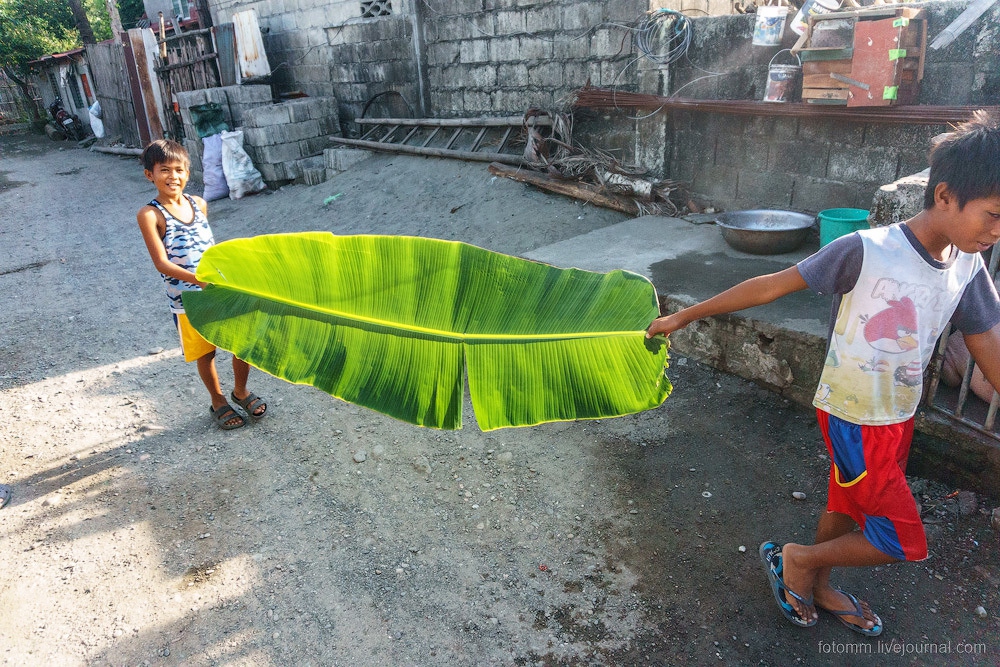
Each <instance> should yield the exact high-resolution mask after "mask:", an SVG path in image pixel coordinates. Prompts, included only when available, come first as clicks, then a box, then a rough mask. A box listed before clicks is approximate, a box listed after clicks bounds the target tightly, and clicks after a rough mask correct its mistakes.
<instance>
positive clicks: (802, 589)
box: [781, 544, 819, 621]
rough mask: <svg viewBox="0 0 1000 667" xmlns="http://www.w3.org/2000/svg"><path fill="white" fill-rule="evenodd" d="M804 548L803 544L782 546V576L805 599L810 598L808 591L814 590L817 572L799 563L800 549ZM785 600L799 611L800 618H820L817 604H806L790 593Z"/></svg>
mask: <svg viewBox="0 0 1000 667" xmlns="http://www.w3.org/2000/svg"><path fill="white" fill-rule="evenodd" d="M802 548H803V546H802V545H801V544H786V545H785V546H783V547H782V548H781V561H782V575H781V576H782V579H784V581H785V586H787V587H788V589H789V590H790V591H794V592H795V593H797V594H798V595H800V596H802V597H803V598H804V599H808V591H812V589H813V582H814V580H815V578H816V573H815V572H814V571H813V572H811V571H809V570H807V569H805V568H803V567H802V566H801V565H800V564H799V562H798V560H797V556H799V555H800V552H799V550H800V549H802ZM803 594H805V595H803ZM785 601H786V602H788V604H790V605H792V608H793V609H795V613H797V614H798V615H799V617H800V618H802V619H804V620H806V621H811V620H815V619H817V618H819V613H818V612H817V611H816V607H815V606H812V605H807V604H804V603H803V602H801V601H799V600H796V599H795V598H794V597H791V596H789V595H786V596H785Z"/></svg>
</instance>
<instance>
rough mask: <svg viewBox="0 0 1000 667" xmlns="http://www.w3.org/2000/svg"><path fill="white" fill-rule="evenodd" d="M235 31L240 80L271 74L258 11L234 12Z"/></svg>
mask: <svg viewBox="0 0 1000 667" xmlns="http://www.w3.org/2000/svg"><path fill="white" fill-rule="evenodd" d="M233 31H234V32H235V35H236V62H237V65H238V66H239V73H240V80H241V81H242V80H243V79H253V78H256V77H262V76H269V75H270V74H271V66H270V65H269V64H268V63H267V53H266V52H265V51H264V39H263V38H262V37H261V35H260V24H259V23H258V22H257V12H256V11H255V10H253V9H247V10H245V11H242V12H236V13H235V14H233Z"/></svg>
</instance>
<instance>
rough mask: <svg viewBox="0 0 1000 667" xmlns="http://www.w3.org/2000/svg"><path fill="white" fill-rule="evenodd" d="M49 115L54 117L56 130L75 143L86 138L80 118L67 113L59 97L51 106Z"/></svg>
mask: <svg viewBox="0 0 1000 667" xmlns="http://www.w3.org/2000/svg"><path fill="white" fill-rule="evenodd" d="M49 113H50V114H51V115H52V119H53V121H54V122H55V126H56V129H57V130H59V131H61V132H62V133H63V134H65V135H66V136H67V137H69V138H70V139H72V140H73V141H80V140H82V139H84V138H85V137H86V132H84V129H83V123H81V122H80V117H79V116H77V115H76V114H71V113H70V112H68V111H66V109H64V108H63V105H62V100H61V99H59V98H58V97H57V98H56V99H55V100H53V102H52V104H50V105H49Z"/></svg>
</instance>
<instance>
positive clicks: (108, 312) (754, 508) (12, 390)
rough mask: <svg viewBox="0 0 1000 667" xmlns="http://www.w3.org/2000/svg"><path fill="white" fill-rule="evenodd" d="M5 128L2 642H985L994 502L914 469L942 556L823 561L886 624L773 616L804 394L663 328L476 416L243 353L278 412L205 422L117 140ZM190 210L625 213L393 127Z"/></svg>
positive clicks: (715, 654)
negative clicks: (567, 406) (322, 168)
mask: <svg viewBox="0 0 1000 667" xmlns="http://www.w3.org/2000/svg"><path fill="white" fill-rule="evenodd" d="M0 158H2V159H0V416H2V417H3V427H2V428H0V474H2V478H0V481H2V482H3V483H5V484H7V485H9V486H10V487H11V488H12V489H13V492H14V496H13V500H12V502H11V503H10V504H9V505H8V506H7V507H5V508H4V509H2V510H0V537H2V542H0V543H2V544H3V546H4V558H3V563H4V566H3V567H2V568H0V610H2V612H0V660H2V661H3V663H4V664H10V665H46V666H49V665H103V664H114V665H146V664H149V665H182V664H183V665H260V666H265V665H345V666H357V665H392V666H395V665H676V664H711V665H718V664H721V665H746V664H759V665H791V664H809V665H813V664H816V665H824V664H829V665H845V664H879V665H884V664H927V665H939V664H960V665H966V664H968V665H973V664H982V665H996V664H1000V590H998V585H1000V567H998V565H1000V556H998V549H1000V538H998V532H997V531H995V530H993V529H992V528H991V527H990V511H991V510H992V508H993V506H995V505H996V504H998V503H997V502H996V501H995V500H990V499H988V498H984V497H978V496H976V495H975V494H972V493H968V492H963V493H959V494H955V492H956V491H959V490H956V489H951V488H945V487H943V486H941V485H940V484H937V483H935V482H932V481H928V480H921V479H912V480H911V481H912V484H913V490H914V492H915V493H916V495H917V497H918V500H920V502H921V503H922V508H923V516H924V519H925V522H926V523H927V525H928V534H929V538H930V540H929V541H930V545H931V557H930V558H929V559H928V560H927V561H926V562H923V563H918V564H910V565H900V566H892V567H883V568H876V569H874V570H856V571H845V572H842V573H838V574H837V576H836V578H837V582H838V583H840V584H841V585H842V586H843V587H844V588H847V589H848V590H850V591H852V592H854V593H857V594H859V595H860V596H862V597H864V598H866V599H868V600H870V601H871V603H872V606H873V607H874V608H875V609H876V611H877V612H878V613H880V615H881V616H882V619H883V621H884V623H885V626H886V628H887V629H886V632H885V633H884V635H883V636H882V637H881V638H880V640H879V641H877V642H873V641H868V642H865V641H862V639H861V638H860V636H858V635H855V634H852V633H850V632H849V631H847V630H846V629H844V628H842V627H841V626H840V625H839V624H838V623H836V622H835V621H834V620H833V619H831V618H829V617H824V618H822V619H821V621H820V623H819V625H818V626H816V627H815V628H812V629H809V630H801V629H797V628H794V627H792V626H791V625H789V624H788V623H787V622H785V621H784V620H783V619H782V618H781V617H780V615H779V614H778V611H777V609H776V607H775V604H774V601H773V598H772V597H771V593H770V591H769V589H768V587H767V584H766V578H765V575H764V572H763V570H762V568H761V566H760V563H759V562H758V559H757V545H758V544H759V543H760V542H761V541H763V540H765V539H776V540H779V541H791V540H799V541H809V540H810V539H811V535H812V531H813V529H814V527H815V523H816V517H817V516H818V515H819V513H821V512H822V511H823V507H824V500H825V484H826V470H827V468H828V465H829V462H828V460H827V459H826V457H825V456H824V452H823V448H822V444H821V441H820V438H819V432H818V429H817V428H816V425H815V419H814V417H813V415H812V414H811V413H810V412H809V411H806V410H803V409H801V408H799V407H797V406H795V405H790V404H788V403H787V402H785V401H783V400H782V399H780V398H779V397H776V396H775V395H773V394H771V393H769V392H767V391H765V390H763V389H760V388H758V387H756V386H754V385H752V384H750V383H747V382H744V381H742V380H739V379H736V378H733V377H730V376H727V375H723V374H720V373H717V372H716V371H714V370H712V369H710V368H707V367H704V366H702V365H700V364H698V363H695V362H694V361H690V360H687V359H685V358H683V357H680V356H675V357H674V358H673V360H672V362H671V368H670V371H669V374H670V377H671V379H672V381H673V382H674V385H675V391H674V395H673V396H671V397H670V398H669V399H668V400H667V402H666V403H665V404H664V405H663V406H661V407H660V408H658V409H656V410H650V411H647V412H644V413H641V414H638V415H634V416H630V417H623V418H619V419H609V420H599V421H592V422H578V423H564V424H549V425H543V426H538V427H533V428H525V429H507V430H501V431H494V432H491V433H482V432H480V431H479V429H478V428H477V426H476V423H475V420H474V417H473V415H472V410H471V406H470V405H468V402H467V404H466V408H465V415H466V426H465V428H464V429H463V430H461V431H456V432H440V431H432V430H426V429H419V428H417V427H413V426H410V425H407V424H403V423H400V422H397V421H394V420H392V419H390V418H388V417H384V416H382V415H379V414H377V413H374V412H371V411H369V410H366V409H363V408H359V407H356V406H352V405H349V404H346V403H343V402H341V401H338V400H336V399H333V398H331V397H330V396H328V395H326V394H323V393H321V392H319V391H317V390H315V389H313V388H310V387H304V386H293V385H289V384H286V383H284V382H282V381H280V380H277V379H275V378H272V377H270V376H267V375H265V374H263V373H259V372H255V373H254V374H253V375H252V376H251V388H252V389H253V390H254V391H256V392H257V393H259V394H261V395H263V396H265V397H266V398H267V399H268V402H269V405H270V409H269V410H268V416H267V417H266V418H265V419H264V420H262V421H260V422H258V423H255V424H253V425H251V426H250V427H248V428H245V429H240V430H237V431H233V432H225V433H224V432H221V431H219V430H218V429H217V428H215V427H214V426H213V425H212V424H211V422H210V420H209V417H208V414H207V410H206V405H207V397H206V396H205V392H204V389H203V388H202V387H201V385H200V383H199V381H198V378H197V373H196V371H195V369H194V367H193V365H186V364H184V363H183V362H182V361H181V359H180V357H179V350H178V346H177V343H176V337H175V334H174V332H173V330H172V328H171V325H170V319H169V315H168V313H167V309H166V301H165V297H164V295H163V293H162V285H161V283H160V279H159V276H157V274H156V272H155V270H154V269H153V268H152V265H151V263H150V261H149V258H148V256H147V255H146V251H145V248H144V246H143V244H142V240H141V237H140V235H139V231H138V229H137V227H136V224H135V212H136V210H137V209H138V208H139V207H140V206H141V205H142V204H144V203H145V202H146V201H148V200H149V198H150V197H151V196H152V194H153V192H152V191H151V188H150V185H149V183H148V182H147V181H146V180H145V179H144V178H143V176H142V173H141V170H140V169H139V167H138V165H137V163H136V162H135V161H134V160H131V159H124V158H118V157H113V156H108V155H102V154H97V153H92V152H89V151H85V150H81V149H78V148H76V147H73V146H71V145H68V144H61V145H60V144H55V143H51V142H49V141H48V140H47V139H44V138H37V137H30V136H25V135H20V136H8V137H3V138H0ZM191 190H192V191H194V192H198V191H199V188H197V187H194V186H192V188H191ZM337 193H342V195H341V196H340V197H337V198H336V199H335V200H334V201H332V202H330V203H329V204H326V205H324V203H323V202H324V201H325V200H326V199H327V198H328V197H330V196H333V195H336V194H337ZM209 219H210V221H211V223H212V226H213V228H214V230H215V233H216V237H217V239H219V240H223V239H227V238H233V237H239V236H247V235H254V234H260V233H266V232H276V231H302V230H330V231H333V232H336V233H388V234H412V235H424V236H433V237H438V238H447V239H457V240H462V241H467V242H470V243H474V244H476V245H481V246H483V247H486V248H489V249H492V250H497V251H501V252H506V253H513V254H519V253H525V252H529V251H531V250H534V249H536V248H539V247H541V246H544V245H547V244H550V243H554V242H557V241H560V240H564V239H567V238H570V237H572V236H575V235H577V234H582V233H586V232H589V231H591V230H594V229H597V228H599V227H605V226H608V225H612V224H615V223H617V222H620V221H622V220H623V218H622V216H620V215H619V214H616V213H612V212H609V211H604V210H601V209H595V208H591V207H587V206H582V205H580V204H579V203H577V202H574V201H572V200H568V199H563V198H558V197H555V196H553V195H547V194H544V193H541V192H538V191H535V190H531V189H529V188H528V187H526V186H523V185H520V184H517V183H514V182H512V181H508V180H504V179H493V178H492V177H491V176H490V175H489V174H488V172H487V171H486V169H485V166H484V165H479V164H470V163H464V162H456V161H447V160H434V159H424V158H415V157H403V156H376V157H374V158H372V159H371V160H368V161H366V162H364V163H362V164H360V165H358V166H357V167H356V168H355V169H354V170H352V171H351V172H348V173H344V174H341V175H339V176H337V177H336V178H334V179H332V180H331V181H328V182H327V183H324V184H322V185H318V186H314V187H305V186H294V187H287V188H283V189H282V190H280V191H278V192H276V193H272V194H262V195H256V196H253V197H248V198H245V199H242V200H239V201H229V200H224V201H220V202H212V203H211V204H210V210H209ZM220 356H221V357H222V361H223V363H221V364H220V369H221V375H222V377H223V382H224V384H225V383H226V382H227V381H228V380H229V379H230V378H231V372H230V371H229V370H228V368H227V366H228V364H227V363H226V361H225V358H226V355H220ZM796 491H798V492H802V493H804V494H805V498H804V499H803V500H797V499H795V498H793V497H792V493H793V492H796ZM977 608H980V609H979V610H978V611H977ZM945 650H947V651H948V653H947V654H946V655H942V653H944V652H945ZM963 650H965V651H966V652H960V651H963ZM904 651H908V652H909V654H908V655H903V652H904ZM917 651H919V652H917ZM930 651H936V652H937V653H930ZM968 651H974V653H969V652H968Z"/></svg>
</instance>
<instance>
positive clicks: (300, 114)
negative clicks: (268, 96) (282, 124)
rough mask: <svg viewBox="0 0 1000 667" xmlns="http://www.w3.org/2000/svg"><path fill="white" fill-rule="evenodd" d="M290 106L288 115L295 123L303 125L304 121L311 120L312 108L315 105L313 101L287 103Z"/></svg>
mask: <svg viewBox="0 0 1000 667" xmlns="http://www.w3.org/2000/svg"><path fill="white" fill-rule="evenodd" d="M285 104H286V105H287V106H288V113H289V115H290V116H291V120H292V122H293V123H301V122H302V121H305V120H309V118H310V115H309V113H310V108H311V107H312V106H313V105H314V104H315V102H313V100H305V101H295V102H286V103H285Z"/></svg>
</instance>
